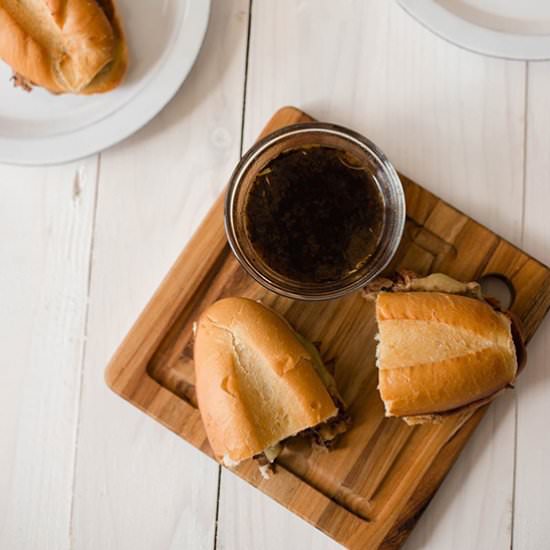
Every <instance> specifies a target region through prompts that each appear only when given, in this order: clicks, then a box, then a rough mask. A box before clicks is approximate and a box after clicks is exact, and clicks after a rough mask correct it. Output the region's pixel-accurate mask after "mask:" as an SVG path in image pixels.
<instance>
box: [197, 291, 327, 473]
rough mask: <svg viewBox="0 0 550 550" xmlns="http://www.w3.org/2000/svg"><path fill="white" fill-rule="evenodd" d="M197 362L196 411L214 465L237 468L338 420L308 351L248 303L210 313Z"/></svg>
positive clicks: (226, 303)
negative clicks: (306, 431)
mask: <svg viewBox="0 0 550 550" xmlns="http://www.w3.org/2000/svg"><path fill="white" fill-rule="evenodd" d="M194 356H195V374H196V388H197V398H198V402H199V408H200V410H201V415H202V417H203V421H204V425H205V428H206V432H207V435H208V439H209V441H210V444H211V446H212V449H213V450H214V454H215V455H216V457H217V458H218V460H225V461H226V462H230V463H231V462H240V461H242V460H245V459H247V458H250V457H252V456H254V455H257V454H259V453H261V452H263V451H264V450H265V449H266V448H267V447H271V446H273V445H275V444H276V443H278V442H279V441H281V440H283V439H285V438H286V437H289V436H291V435H294V434H296V433H298V432H300V431H302V430H304V429H306V428H309V427H312V426H316V425H317V424H319V423H321V422H324V421H325V420H327V419H329V418H331V417H333V416H335V415H336V414H337V413H338V409H337V407H336V406H335V404H334V402H333V400H332V398H331V396H330V395H329V393H328V391H327V389H326V388H325V386H324V384H323V383H322V381H321V379H320V378H319V376H318V375H317V373H316V370H315V367H314V365H313V361H314V359H313V358H312V356H311V354H310V353H309V352H308V350H307V349H306V347H305V346H304V345H303V344H302V343H300V341H299V340H298V339H297V338H296V336H295V334H294V332H293V331H292V329H291V328H290V327H289V325H288V324H287V323H286V321H285V320H284V319H282V318H281V317H279V316H278V315H277V314H276V313H275V312H273V311H272V310H270V309H268V308H266V307H265V306H263V305H261V304H259V303H257V302H254V301H252V300H248V299H245V298H227V299H224V300H220V301H219V302H216V303H215V304H213V305H212V306H210V307H209V308H208V309H207V310H206V311H205V312H204V313H203V314H202V315H201V318H200V320H199V323H198V329H197V336H196V341H195V348H194Z"/></svg>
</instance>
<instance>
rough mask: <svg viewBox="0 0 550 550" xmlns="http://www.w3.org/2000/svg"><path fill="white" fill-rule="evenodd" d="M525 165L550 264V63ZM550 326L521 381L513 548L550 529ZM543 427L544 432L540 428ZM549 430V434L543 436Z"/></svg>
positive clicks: (535, 236)
mask: <svg viewBox="0 0 550 550" xmlns="http://www.w3.org/2000/svg"><path fill="white" fill-rule="evenodd" d="M527 89H528V116H527V127H526V167H525V178H526V180H525V195H526V196H525V225H524V235H523V244H524V246H525V249H526V250H528V251H529V252H531V253H532V254H536V255H537V256H538V257H540V258H541V259H542V260H544V261H546V262H550V241H549V238H548V236H549V232H548V228H549V224H548V213H549V209H550V111H549V109H548V97H549V94H550V63H540V64H539V63H529V71H528V87H527ZM549 339H550V324H549V322H548V319H546V320H545V322H544V324H543V325H542V326H541V327H540V329H539V331H538V332H537V335H536V337H535V338H534V340H533V343H532V346H531V347H530V348H529V354H530V357H529V359H530V368H529V370H528V371H527V370H526V371H525V376H524V377H522V379H521V380H520V381H519V382H518V392H517V393H518V413H517V426H518V432H517V450H516V457H517V458H516V491H515V516H514V528H513V529H514V548H518V549H521V550H538V549H539V548H545V547H547V546H548V541H549V540H550V528H549V525H548V514H547V510H548V509H549V508H550V497H549V495H550V477H549V475H548V472H549V465H550V439H549V438H548V437H547V431H548V430H547V425H548V423H547V419H548V417H549V415H550V400H549V399H548V395H549V392H550V362H549V361H548V357H549V355H550V343H549ZM541 430H543V431H541ZM541 434H544V435H541Z"/></svg>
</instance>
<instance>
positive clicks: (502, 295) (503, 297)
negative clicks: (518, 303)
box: [479, 273, 516, 309]
mask: <svg viewBox="0 0 550 550" xmlns="http://www.w3.org/2000/svg"><path fill="white" fill-rule="evenodd" d="M479 284H480V285H481V291H482V292H483V295H484V296H489V297H491V298H494V299H495V300H498V302H499V304H500V307H501V308H502V309H510V308H511V307H512V305H513V303H514V300H515V299H516V289H515V288H514V285H513V283H512V281H510V279H508V277H506V276H505V275H502V274H501V273H487V274H486V275H483V277H481V279H479Z"/></svg>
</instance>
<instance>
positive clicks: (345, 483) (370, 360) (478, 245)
mask: <svg viewBox="0 0 550 550" xmlns="http://www.w3.org/2000/svg"><path fill="white" fill-rule="evenodd" d="M307 119H308V118H307V117H306V116H305V115H303V114H302V113H301V112H300V111H298V110H295V109H292V108H285V109H283V110H282V111H280V112H278V113H277V114H276V115H275V116H274V117H273V119H272V120H271V121H270V123H268V125H267V127H266V128H265V130H264V134H265V133H267V132H269V131H272V130H274V129H276V128H279V127H281V125H284V124H288V123H289V122H293V121H301V120H307ZM402 179H403V183H404V188H405V193H406V196H407V216H408V221H407V227H406V231H405V236H404V239H403V242H402V245H401V247H400V250H399V252H398V254H397V256H396V259H395V262H394V267H397V266H399V267H401V268H409V269H415V270H417V271H419V272H423V273H426V272H428V271H430V270H434V269H435V270H443V271H445V272H447V273H449V274H450V275H452V276H455V277H458V278H461V279H465V280H470V279H476V278H478V277H480V276H482V275H483V274H484V273H490V272H494V271H495V270H497V269H498V272H499V273H501V274H502V275H503V276H506V277H508V278H509V280H510V282H511V284H512V285H514V287H516V289H517V294H516V301H515V303H514V305H513V308H512V309H513V310H514V311H515V312H516V313H517V314H518V315H519V316H520V317H521V318H522V319H523V320H524V321H525V322H526V335H527V338H530V337H531V336H532V335H533V334H534V331H535V330H536V328H537V326H538V323H540V321H541V320H542V317H543V315H544V313H545V312H546V310H547V309H548V307H549V305H550V271H549V270H548V269H547V268H545V267H544V266H542V265H541V264H539V263H538V262H536V261H535V260H533V259H532V258H530V257H528V256H526V255H525V254H524V253H522V252H521V251H519V250H518V249H514V248H513V247H512V246H511V245H509V244H508V243H507V242H506V241H504V240H502V239H501V238H500V237H498V236H496V235H495V234H493V233H491V232H490V231H489V230H488V229H486V228H484V227H482V226H480V225H479V224H477V223H475V222H474V221H472V220H471V219H469V218H467V217H466V216H465V215H463V214H461V213H459V212H458V211H456V210H454V209H453V208H452V207H450V206H449V205H447V204H445V203H444V202H442V201H441V200H439V199H438V198H437V197H435V196H434V195H432V194H430V193H428V192H427V191H425V190H422V189H421V188H420V187H418V186H417V185H416V184H414V183H413V182H412V181H410V180H408V179H407V178H402ZM222 200H223V197H220V198H219V199H218V200H217V202H216V204H215V205H214V207H213V208H212V210H211V211H210V213H209V215H208V216H207V217H206V218H205V220H204V222H203V224H202V225H201V227H200V228H199V230H198V231H197V233H196V234H195V236H194V238H193V239H192V240H191V242H190V243H189V245H188V247H187V248H186V250H185V251H184V252H183V253H182V254H181V255H180V257H179V258H178V260H177V261H176V263H175V264H174V266H173V267H172V269H171V271H170V272H169V274H168V276H167V277H166V278H165V280H164V281H163V283H162V285H161V286H160V287H159V289H158V290H157V292H156V294H155V296H154V297H153V299H152V300H151V301H150V302H149V304H148V305H147V307H146V309H145V310H144V312H143V313H142V315H141V316H140V318H139V319H138V321H137V322H136V324H135V325H134V327H133V328H132V330H131V331H130V333H129V334H128V336H127V337H126V339H125V341H124V342H123V344H122V345H121V346H120V348H119V349H118V351H117V353H116V354H115V356H114V358H113V359H112V361H111V363H110V366H109V368H108V370H107V373H106V379H107V382H108V384H109V385H110V386H111V387H112V389H113V390H114V391H116V392H117V393H119V394H120V395H122V396H123V397H124V398H126V399H128V400H129V401H131V402H132V403H133V404H134V405H136V406H137V407H139V408H141V409H142V410H144V411H146V412H148V413H149V414H151V415H152V416H153V417H155V418H157V419H158V420H159V421H160V422H162V423H163V424H164V425H166V426H167V427H169V428H170V429H172V430H173V431H175V432H176V433H178V434H180V435H181V436H182V437H183V438H184V439H186V440H187V441H189V442H190V443H192V444H193V445H195V446H197V447H198V448H200V449H201V450H203V451H204V452H206V453H209V452H210V451H209V447H208V442H207V441H206V437H205V433H204V429H203V427H202V423H201V421H200V415H199V412H198V410H197V409H196V408H195V403H194V399H193V393H192V386H193V382H194V380H193V376H192V369H190V366H191V359H190V355H189V351H188V350H189V345H190V340H191V326H192V323H193V322H194V320H195V319H196V318H197V316H198V313H199V312H200V311H201V310H202V309H203V308H204V307H206V306H207V305H208V304H209V303H211V302H212V301H214V300H215V299H218V298H220V297H222V296H225V295H235V294H237V295H245V296H249V297H252V298H255V299H262V301H264V303H267V304H269V305H271V306H272V307H274V308H275V309H277V310H278V311H280V312H281V313H282V314H284V315H285V316H286V317H287V318H288V319H289V321H290V322H291V323H292V324H293V325H294V326H295V327H296V328H297V329H298V330H299V331H300V332H301V333H303V334H304V335H305V336H306V337H307V338H308V339H310V340H312V341H320V342H321V352H322V354H323V355H324V356H325V357H326V358H333V359H335V360H336V379H337V382H338V384H339V388H341V391H342V394H343V397H344V400H345V401H346V402H347V403H348V406H349V409H350V413H351V415H352V417H353V419H354V428H353V429H352V430H351V431H350V432H349V433H348V434H346V435H345V436H344V438H343V441H342V445H341V447H340V448H338V449H337V450H335V451H334V452H333V453H330V454H319V453H315V452H313V453H304V452H303V449H294V448H293V447H292V446H290V447H289V448H288V449H287V450H285V452H284V453H283V454H282V455H281V457H280V459H279V460H278V464H279V466H278V473H277V475H276V476H273V478H272V479H271V480H268V481H265V480H262V479H261V476H260V475H259V473H258V471H257V468H256V466H255V464H253V463H246V464H243V465H241V466H239V467H238V468H237V469H236V473H237V474H238V475H240V476H241V477H243V478H245V479H246V480H247V481H249V482H250V483H252V484H253V485H255V486H257V487H259V488H260V489H261V490H262V491H264V492H265V493H266V494H268V495H270V496H272V497H273V498H275V499H276V500H278V501H279V502H281V503H282V504H284V505H285V506H286V507H287V508H289V509H290V510H292V511H293V512H295V513H296V514H298V515H300V516H301V517H303V518H304V519H306V520H308V521H309V522H311V523H313V524H314V525H316V526H317V527H318V528H319V529H321V530H322V531H324V532H325V533H327V534H328V535H330V536H331V537H333V538H334V539H335V540H337V541H338V542H340V543H342V544H344V545H345V546H347V547H349V548H369V549H374V548H379V547H380V548H396V547H397V546H399V545H400V544H401V543H402V542H403V540H404V539H405V538H406V536H407V534H408V533H409V532H410V530H411V529H412V527H413V525H414V523H415V521H416V519H417V518H418V515H419V511H421V510H422V509H423V508H424V506H425V505H426V504H427V502H428V501H429V499H430V498H431V496H432V495H433V493H434V491H435V490H436V489H437V486H438V484H439V482H440V481H441V479H442V478H443V476H444V474H445V473H446V471H447V470H448V468H449V467H450V465H451V464H452V462H453V461H454V459H455V458H456V456H457V455H458V453H459V451H460V450H461V449H462V447H463V445H464V444H465V442H466V441H467V439H468V436H469V435H470V432H471V429H472V428H471V424H476V423H477V422H478V421H479V416H480V415H479V414H478V415H475V416H474V417H473V418H470V415H458V416H456V417H451V418H449V419H448V420H446V421H445V422H443V423H442V424H439V425H424V426H419V427H415V428H411V427H408V426H406V425H405V424H404V423H402V422H399V421H397V420H388V419H384V418H383V410H382V405H381V402H380V400H379V398H378V395H377V392H376V388H375V386H376V384H375V379H376V368H375V359H374V346H370V347H367V348H365V346H364V344H363V342H369V341H371V342H372V341H373V337H374V334H375V332H376V327H375V322H374V317H373V312H372V305H371V304H369V303H367V302H366V301H365V300H364V299H363V298H362V297H361V296H360V295H359V294H354V295H351V296H348V297H346V298H343V299H340V300H335V301H330V302H321V303H304V302H297V301H292V300H287V299H283V298H281V297H278V296H276V295H274V294H271V293H269V292H267V291H265V290H264V289H262V288H261V287H259V286H258V285H257V284H256V283H254V282H253V281H252V280H250V279H249V278H248V277H247V276H246V275H245V274H244V272H242V270H241V269H240V267H239V266H238V264H237V262H236V260H235V259H234V258H233V256H232V255H231V254H230V253H229V250H228V247H227V244H226V243H225V244H224V238H223V217H222ZM457 228H458V229H457ZM472 251H473V253H472ZM503 258H504V259H505V260H506V261H504V260H503ZM527 274H529V280H530V281H534V283H531V284H530V285H529V286H528V287H526V286H525V280H526V277H527V276H528V275H527ZM531 309H534V310H535V313H532V312H531ZM461 427H464V428H465V429H463V430H461ZM450 441H454V443H453V445H454V447H453V449H454V452H453V453H450V452H449V451H446V453H445V454H443V455H442V456H443V459H442V461H441V463H440V462H439V461H438V455H439V454H440V452H441V451H442V449H444V448H445V446H446V444H447V443H448V442H450ZM369 472H370V474H371V475H369ZM373 473H376V475H372V474H373ZM419 494H422V495H424V498H423V499H422V500H420V501H419V499H418V495H419Z"/></svg>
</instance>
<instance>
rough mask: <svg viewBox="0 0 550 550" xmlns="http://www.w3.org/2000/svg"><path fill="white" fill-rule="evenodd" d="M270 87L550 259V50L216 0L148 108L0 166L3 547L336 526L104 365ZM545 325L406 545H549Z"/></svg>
mask: <svg viewBox="0 0 550 550" xmlns="http://www.w3.org/2000/svg"><path fill="white" fill-rule="evenodd" d="M3 85H5V83H4V84H3ZM284 104H293V105H296V106H299V107H301V108H303V109H304V110H306V111H308V112H310V113H311V114H313V115H314V116H316V117H317V118H319V119H322V120H330V121H333V122H337V123H340V124H344V125H348V126H351V127H353V128H356V129H358V130H359V131H360V132H362V133H364V134H366V135H367V136H369V137H370V138H371V139H373V140H374V141H375V142H376V143H377V144H379V145H380V146H381V147H382V149H383V150H384V151H385V152H386V153H387V154H388V156H389V157H390V159H391V160H393V162H394V164H395V165H396V166H397V167H398V169H399V170H401V171H402V172H403V173H405V174H407V175H408V176H410V177H412V178H413V179H415V180H416V181H418V182H419V183H421V184H423V185H425V186H426V187H427V188H428V189H430V190H431V191H434V192H435V193H437V194H438V195H440V196H441V197H443V198H444V199H446V200H448V201H450V202H452V203H453V204H454V205H456V206H457V207H458V208H460V209H461V210H464V211H465V212H467V213H468V214H469V215H471V216H473V217H474V218H476V219H478V220H479V221H481V222H482V223H484V224H486V225H488V226H489V227H490V228H491V229H493V230H496V231H497V232H498V233H500V234H502V235H503V236H505V237H506V238H508V239H509V240H511V241H512V242H513V243H515V244H517V245H519V246H521V247H523V248H524V249H526V250H527V251H528V252H530V253H531V254H533V255H535V256H536V257H538V258H540V259H541V260H542V261H545V262H546V263H550V235H549V232H548V228H549V227H550V222H549V218H550V211H549V210H550V181H549V180H550V63H524V62H513V61H504V60H498V59H490V58H484V57H481V56H478V55H476V54H473V53H469V52H466V51H463V50H461V49H458V48H456V47H454V46H452V45H450V44H448V43H446V42H444V41H443V40H441V39H439V38H437V37H435V36H433V35H432V34H430V33H429V32H428V31H427V30H425V29H424V28H422V27H421V26H419V25H418V24H417V23H415V22H414V21H413V20H412V19H410V18H409V17H408V16H407V15H406V14H405V13H404V12H402V11H401V9H400V8H399V7H397V6H396V5H395V4H394V2H390V1H387V0H369V1H367V0H355V1H353V0H339V1H338V2H335V1H334V0H251V1H250V0H215V1H214V3H213V12H212V17H211V23H210V28H209V32H208V35H207V39H206V42H205V46H204V48H203V50H202V53H201V55H200V57H199V60H198V62H197V64H196V65H195V67H194V69H193V71H192V73H191V75H190V77H189V79H188V80H187V81H186V82H185V84H184V86H183V88H182V89H181V90H180V92H179V94H178V95H177V97H176V98H175V99H174V100H173V101H172V103H171V104H170V105H169V106H168V107H167V108H166V109H165V110H164V111H163V112H162V113H161V114H160V115H159V116H158V117H157V118H156V119H155V120H154V121H153V122H152V123H150V124H149V125H148V126H147V127H146V128H144V129H143V130H142V131H140V132H139V133H138V134H136V135H135V136H134V137H132V138H131V139H128V140H127V141H125V142H124V143H122V144H120V145H118V146H117V147H114V148H113V149H111V150H109V151H106V152H104V153H102V154H100V155H97V156H94V157H91V158H88V159H85V160H82V161H79V162H75V163H72V164H68V165H64V166H59V167H51V168H32V169H25V168H16V167H9V166H1V167H0V253H1V256H0V257H1V258H2V265H1V268H0V311H1V314H0V335H1V336H0V338H1V340H0V341H1V343H2V345H1V358H2V359H1V367H0V402H1V414H0V518H1V519H0V548H1V549H2V550H4V549H5V550H23V549H33V550H34V549H39V550H47V549H52V550H62V549H68V548H71V549H78V550H80V549H90V550H96V549H101V550H110V549H113V550H115V549H116V550H126V549H128V550H130V549H131V550H141V549H178V550H182V549H190V550H195V549H209V550H210V549H216V548H217V549H227V550H248V549H262V550H279V549H281V548H287V549H309V548H315V549H325V548H326V549H328V548H336V547H337V545H336V544H335V543H333V542H332V541H330V540H329V539H328V538H326V537H325V536H324V535H322V534H321V533H320V532H318V531H316V530H314V529H313V528H311V527H310V526H309V525H307V524H305V523H303V522H302V521H301V520H300V519H298V518H297V517H294V516H293V515H291V514H290V513H288V512H287V511H286V510H284V509H282V508H281V507H279V506H278V505H277V504H275V503H274V502H272V501H270V500H269V499H268V498H267V497H265V496H263V495H262V494H260V493H258V492H257V491H256V490H254V489H252V488H251V487H249V486H247V485H246V484H245V483H244V482H242V481H240V480H239V479H237V478H236V477H235V476H234V475H232V474H231V473H228V472H227V471H225V470H223V471H221V472H220V469H219V468H218V467H217V466H216V465H215V464H214V463H213V462H211V461H209V460H207V459H206V458H204V457H203V456H201V455H200V454H199V453H198V452H197V451H195V450H194V449H193V448H191V447H190V446H189V445H188V444H187V443H185V442H184V441H182V440H180V439H179V438H177V437H176V436H175V435H173V434H172V433H170V432H169V431H167V430H165V429H164V428H162V427H161V426H160V425H158V424H157V423H155V422H154V421H153V420H152V419H150V418H149V417H147V416H145V415H144V414H142V413H140V412H139V411H138V410H136V409H134V408H133V407H131V406H129V405H128V404H127V403H125V402H124V401H122V400H121V399H120V398H118V397H117V396H115V395H114V394H112V393H111V392H110V391H109V390H108V389H107V387H106V386H105V384H104V382H103V370H104V367H105V365H106V363H107V362H108V360H109V358H110V356H111V354H112V353H113V351H114V349H115V347H116V346H117V345H118V344H119V342H120V341H121V339H122V337H123V336H124V334H125V333H126V332H127V330H128V329H129V327H130V325H131V324H132V322H133V321H134V319H135V318H136V316H137V315H138V313H139V312H140V310H141V309H142V307H143V306H144V304H145V303H146V301H147V300H148V299H149V297H150V296H151V294H152V292H153V291H154V290H155V288H156V287H157V285H158V284H159V282H160V280H161V278H162V277H163V275H164V274H165V272H166V271H167V270H168V268H169V267H170V265H171V264H172V262H173V261H174V259H175V258H176V255H177V254H178V253H179V251H180V250H181V249H182V247H183V246H184V245H185V243H186V241H187V240H188V239H189V237H190V235H191V234H192V232H193V230H194V229H195V228H196V227H197V225H198V223H199V221H200V220H201V217H202V216H203V215H204V214H205V212H206V211H207V209H208V207H209V206H210V204H211V203H212V201H213V200H214V198H215V197H216V196H217V195H218V193H220V191H221V190H222V189H223V187H224V184H225V182H226V180H227V178H228V176H229V174H230V172H231V169H232V167H233V166H234V165H235V163H236V162H237V160H238V158H239V155H240V153H241V152H242V150H243V148H247V147H248V146H249V145H251V144H252V142H253V141H254V138H255V136H256V135H257V134H258V132H259V131H260V129H261V128H262V126H263V124H264V123H265V122H266V120H267V119H268V117H269V116H270V115H271V114H272V112H273V111H274V110H275V109H277V108H278V107H280V106H282V105H284ZM549 337H550V322H549V321H546V322H545V323H544V324H543V326H542V327H541V329H540V330H539V332H538V334H537V335H536V337H535V338H534V341H533V342H532V344H531V346H530V348H529V352H530V360H529V365H528V368H527V369H526V371H525V373H524V374H523V375H522V377H521V380H520V381H519V383H518V387H517V391H515V392H509V393H508V394H507V395H506V396H505V397H503V398H501V399H499V400H498V402H497V403H495V404H494V405H493V406H492V407H491V409H490V412H489V414H488V415H487V416H486V418H485V419H484V420H483V423H482V425H481V426H480V428H479V429H478V431H477V433H476V434H475V436H474V437H473V439H472V441H471V442H470V443H469V444H468V446H467V448H466V450H465V452H464V453H463V455H462V456H461V458H460V459H459V461H458V463H457V464H456V466H455V467H454V469H453V470H452V472H451V474H450V475H449V476H448V478H447V479H446V481H445V482H444V484H443V486H442V487H441V489H440V491H439V492H438V493H437V495H436V497H435V498H434V500H433V501H432V504H431V505H430V506H429V508H428V509H427V511H426V513H425V515H424V516H423V518H422V519H421V521H420V522H419V524H418V526H417V528H416V529H415V531H414V533H413V535H412V536H411V538H410V539H409V542H408V543H407V545H406V548H407V549H408V550H413V549H420V548H423V549H424V548H428V549H436V550H451V549H453V550H469V549H480V550H485V549H493V550H500V549H502V550H505V549H506V550H508V549H509V548H514V549H518V550H545V549H547V548H550V515H549V514H550V512H549V510H550V436H549V435H548V418H549V415H550V364H549V360H548V356H549V355H550V343H549Z"/></svg>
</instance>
